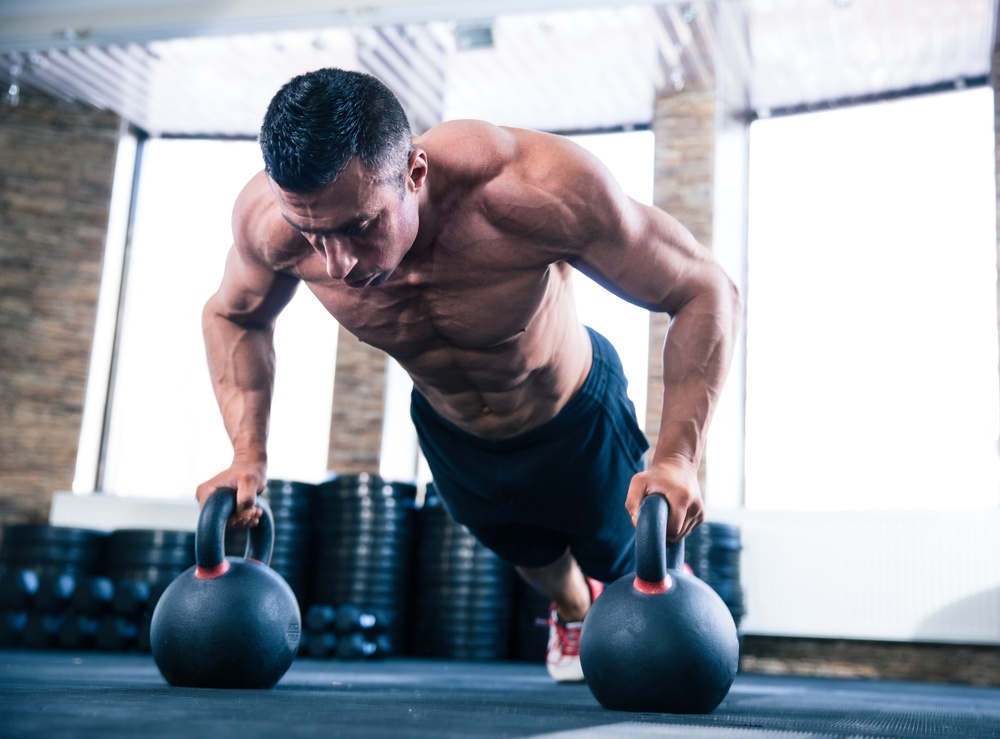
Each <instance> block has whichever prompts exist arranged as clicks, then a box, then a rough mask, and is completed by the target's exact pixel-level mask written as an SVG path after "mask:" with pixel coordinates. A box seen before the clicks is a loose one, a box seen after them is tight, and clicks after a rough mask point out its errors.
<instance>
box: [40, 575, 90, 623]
mask: <svg viewBox="0 0 1000 739" xmlns="http://www.w3.org/2000/svg"><path fill="white" fill-rule="evenodd" d="M78 578H79V575H76V574H74V573H72V572H62V573H60V574H58V575H45V576H43V577H40V578H38V590H37V591H36V592H35V599H34V601H33V602H32V608H33V609H34V610H35V611H38V612H40V613H59V612H61V611H63V610H65V608H66V607H67V606H68V605H69V604H70V601H71V600H72V599H73V594H74V593H75V592H76V588H77V582H78Z"/></svg>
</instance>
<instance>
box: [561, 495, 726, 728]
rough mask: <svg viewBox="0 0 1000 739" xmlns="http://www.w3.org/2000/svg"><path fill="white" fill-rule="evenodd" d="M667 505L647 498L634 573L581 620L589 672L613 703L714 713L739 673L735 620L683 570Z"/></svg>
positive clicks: (597, 690)
mask: <svg viewBox="0 0 1000 739" xmlns="http://www.w3.org/2000/svg"><path fill="white" fill-rule="evenodd" d="M669 513H670V510H669V506H668V504H667V499H666V498H665V497H664V496H663V495H659V494H656V495H648V496H646V497H645V498H644V499H643V501H642V504H641V505H640V507H639V517H638V521H637V522H636V530H635V562H636V571H635V575H634V576H633V575H626V576H625V577H622V578H620V579H618V580H616V581H615V582H613V583H611V584H610V585H608V586H607V587H606V588H605V589H604V592H603V593H602V594H601V596H600V597H599V598H598V599H597V600H595V601H594V603H593V605H592V606H591V607H590V611H589V612H588V613H587V616H586V618H585V619H584V621H583V631H582V633H581V634H580V663H581V665H582V667H583V675H584V678H585V679H586V681H587V685H588V686H589V687H590V690H591V692H592V693H593V694H594V697H595V698H597V701H598V702H599V703H600V704H601V705H602V706H604V707H605V708H607V709H610V710H614V711H633V712H640V713H642V712H655V713H710V712H711V711H713V710H715V708H716V707H717V706H718V705H719V704H720V703H722V700H723V698H725V697H726V694H727V693H728V692H729V688H730V687H731V686H732V684H733V679H734V678H735V677H736V669H737V667H738V663H739V651H740V648H739V640H738V638H737V635H736V624H735V622H734V621H733V617H732V615H731V614H730V613H729V609H728V608H727V607H726V604H725V603H724V602H723V601H722V599H721V598H720V597H719V596H718V595H716V593H715V591H713V590H712V589H711V588H710V587H709V586H708V585H706V584H705V583H704V582H702V581H701V580H699V579H698V578H696V577H694V576H693V575H688V574H686V573H685V572H684V571H683V569H682V568H683V566H684V541H683V540H681V541H679V542H677V543H676V544H667V518H668V516H669Z"/></svg>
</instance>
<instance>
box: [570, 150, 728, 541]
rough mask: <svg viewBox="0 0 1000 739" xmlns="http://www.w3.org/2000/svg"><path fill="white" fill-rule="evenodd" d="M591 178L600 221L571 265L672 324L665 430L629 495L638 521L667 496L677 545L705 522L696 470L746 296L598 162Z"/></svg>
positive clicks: (671, 221) (668, 219)
mask: <svg viewBox="0 0 1000 739" xmlns="http://www.w3.org/2000/svg"><path fill="white" fill-rule="evenodd" d="M587 169H588V170H592V171H590V175H591V176H592V177H593V178H594V179H592V180H591V188H592V189H591V191H590V193H589V200H590V202H591V204H592V206H594V207H592V208H591V209H590V213H592V214H596V215H594V216H591V217H590V218H588V219H587V220H589V221H590V223H589V224H588V231H589V233H590V234H592V235H593V236H592V238H588V239H587V240H586V245H585V247H584V248H583V249H581V251H580V252H578V253H577V254H576V255H575V256H574V258H572V259H571V261H572V263H573V265H574V266H575V267H577V268H578V269H580V270H581V271H582V272H584V273H586V274H587V275H588V276H590V277H592V278H593V279H595V280H596V281H597V282H599V283H601V284H603V285H604V286H605V287H606V288H608V289H609V290H611V291H612V292H614V293H615V294H617V295H619V296H621V297H623V298H625V299H626V300H628V301H630V302H632V303H635V304H636V305H639V306H642V307H645V308H647V309H649V310H651V311H656V312H662V313H667V314H669V315H670V316H671V320H670V325H669V329H668V331H667V335H666V339H665V341H664V344H663V407H662V416H661V420H660V431H659V435H658V437H657V441H656V446H655V448H654V449H653V454H652V458H651V460H650V464H649V466H648V468H647V469H646V470H644V471H642V472H640V473H639V474H637V475H636V476H635V477H634V478H633V480H632V483H631V485H630V486H629V491H628V498H627V502H626V508H627V509H628V512H629V514H630V515H631V516H632V518H633V521H634V520H635V517H636V516H637V515H638V512H639V503H640V502H641V501H642V499H643V498H644V497H646V496H647V495H649V494H650V493H663V494H665V495H666V497H667V500H668V501H669V502H670V523H669V530H668V532H667V535H668V538H669V539H670V540H671V541H675V540H677V539H678V538H680V537H682V536H685V535H687V534H688V533H689V532H690V531H691V530H692V529H693V528H695V527H696V526H697V525H698V524H700V523H701V521H702V519H703V517H704V504H703V501H702V496H701V488H700V485H699V483H698V468H699V465H700V464H701V458H702V453H703V451H704V448H705V439H706V435H707V432H708V426H709V423H710V422H711V419H712V414H713V412H714V410H715V406H716V404H717V401H718V398H719V395H720V393H721V392H722V386H723V384H724V382H725V379H726V375H727V373H728V371H729V365H730V363H731V360H732V355H733V347H734V344H735V341H736V336H737V334H738V332H739V326H740V320H741V316H742V306H741V302H740V296H739V292H738V290H737V288H736V286H735V285H734V284H733V282H732V280H730V279H729V277H728V276H727V275H726V273H725V271H724V270H723V269H722V267H721V266H720V265H719V264H718V263H717V262H716V261H715V259H714V258H713V257H712V254H711V252H710V251H709V250H708V249H707V248H705V247H704V246H702V245H701V244H699V243H698V242H697V240H696V239H695V238H694V237H693V236H692V235H691V233H690V232H689V231H688V230H687V229H686V228H685V227H684V226H682V225H681V224H680V223H679V222H678V221H677V220H676V219H675V218H673V217H672V216H670V215H668V214H667V213H665V212H663V211H662V210H659V209H657V208H653V207H650V206H646V205H643V204H641V203H638V202H636V201H634V200H632V199H631V198H629V197H628V196H627V195H625V194H624V192H622V191H621V189H620V187H619V186H618V185H617V183H615V182H614V180H613V179H612V178H611V176H610V174H608V173H607V172H606V171H603V168H602V167H600V166H597V167H596V168H595V167H594V164H593V163H592V162H591V164H590V165H589V166H588V167H587ZM579 175H580V172H579V171H577V173H576V176H577V177H579ZM577 181H578V182H579V179H578V180H577ZM595 200H596V202H595Z"/></svg>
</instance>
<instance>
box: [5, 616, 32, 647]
mask: <svg viewBox="0 0 1000 739" xmlns="http://www.w3.org/2000/svg"><path fill="white" fill-rule="evenodd" d="M27 623H28V614H27V613H25V612H24V611H0V647H16V646H18V645H19V644H20V643H21V638H22V637H23V636H24V627H25V625H26V624H27Z"/></svg>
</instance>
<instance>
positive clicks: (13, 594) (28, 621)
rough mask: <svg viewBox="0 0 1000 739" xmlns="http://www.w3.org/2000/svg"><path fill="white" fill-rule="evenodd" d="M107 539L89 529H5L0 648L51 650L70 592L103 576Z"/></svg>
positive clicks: (1, 559)
mask: <svg viewBox="0 0 1000 739" xmlns="http://www.w3.org/2000/svg"><path fill="white" fill-rule="evenodd" d="M107 539H108V537H107V534H105V533H103V532H100V531H93V530H90V529H79V528H72V527H65V526H48V525H40V524H17V525H8V526H6V527H5V529H4V536H3V544H2V546H0V645H2V646H18V645H19V646H24V647H29V648H38V649H41V648H48V647H52V646H55V645H56V644H57V641H58V634H59V629H60V628H61V627H62V625H63V623H64V622H65V621H66V619H67V617H68V615H69V604H70V601H71V599H72V597H73V593H74V591H75V590H76V589H77V587H78V586H79V585H80V583H81V582H83V581H84V580H85V579H87V578H90V577H94V576H99V575H102V574H103V573H104V570H105V567H106V561H107Z"/></svg>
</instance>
